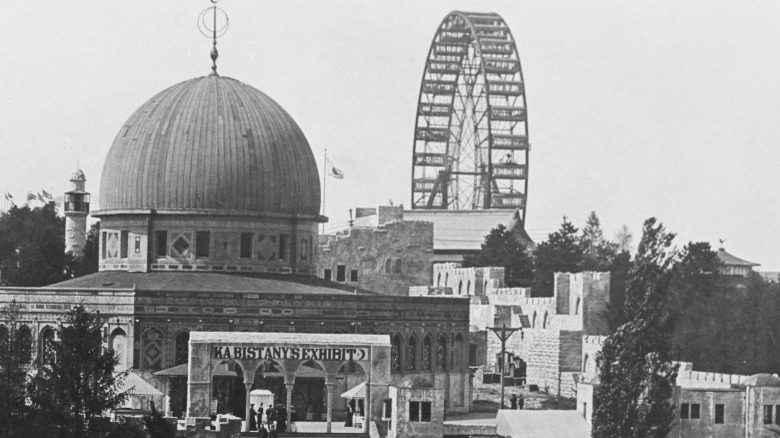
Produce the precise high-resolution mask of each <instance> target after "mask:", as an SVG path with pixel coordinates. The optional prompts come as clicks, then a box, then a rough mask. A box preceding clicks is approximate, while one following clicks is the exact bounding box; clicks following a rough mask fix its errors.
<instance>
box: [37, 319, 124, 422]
mask: <svg viewBox="0 0 780 438" xmlns="http://www.w3.org/2000/svg"><path fill="white" fill-rule="evenodd" d="M104 323H105V320H104V318H103V317H102V316H101V315H100V314H99V313H91V312H88V311H87V310H86V309H85V308H84V306H83V305H79V306H76V307H75V308H74V309H73V310H71V311H70V312H68V313H67V315H66V317H65V321H64V324H63V326H62V327H61V328H60V330H59V334H60V339H59V341H56V342H55V343H54V346H53V350H54V355H53V356H54V357H53V358H52V359H51V360H48V361H45V362H42V363H40V365H39V366H38V372H37V375H36V376H35V377H34V378H33V380H32V382H31V385H30V398H31V401H32V408H33V410H34V411H35V413H34V414H33V416H34V419H33V421H32V424H34V425H36V426H38V427H40V429H41V430H39V431H38V432H39V436H50V434H53V433H56V432H59V433H57V434H56V435H57V436H65V437H92V436H103V435H105V431H104V430H103V429H102V428H101V427H102V423H103V422H102V421H101V419H102V414H103V413H104V412H105V411H108V410H110V409H114V408H116V407H118V406H119V405H120V404H121V403H122V402H123V401H124V398H125V397H126V395H125V394H120V393H118V387H119V385H121V382H122V381H123V380H124V377H125V376H126V373H127V372H125V373H120V374H115V372H114V368H115V366H116V365H117V363H118V356H117V354H116V353H115V352H114V351H113V350H111V349H106V350H104V349H103V333H102V331H103V330H102V329H103V325H104Z"/></svg>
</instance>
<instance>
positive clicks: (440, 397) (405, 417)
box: [388, 386, 444, 438]
mask: <svg viewBox="0 0 780 438" xmlns="http://www.w3.org/2000/svg"><path fill="white" fill-rule="evenodd" d="M389 396H390V400H392V404H393V414H392V417H391V420H390V423H391V427H390V430H389V431H388V438H406V437H409V438H438V437H441V436H443V434H444V429H443V427H444V394H443V392H442V390H440V389H432V388H424V389H423V388H404V387H397V386H391V387H390V388H389ZM412 401H418V402H430V403H431V421H429V422H422V421H415V422H412V421H409V418H410V417H409V407H410V402H412Z"/></svg>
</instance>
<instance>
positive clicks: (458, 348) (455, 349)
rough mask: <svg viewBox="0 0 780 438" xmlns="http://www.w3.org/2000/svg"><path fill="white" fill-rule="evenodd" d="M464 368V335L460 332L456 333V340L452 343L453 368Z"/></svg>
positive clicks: (457, 369)
mask: <svg viewBox="0 0 780 438" xmlns="http://www.w3.org/2000/svg"><path fill="white" fill-rule="evenodd" d="M462 368H463V336H462V335H461V334H460V333H458V334H457V335H455V342H453V344H452V369H453V370H454V371H460V370H461V369H462Z"/></svg>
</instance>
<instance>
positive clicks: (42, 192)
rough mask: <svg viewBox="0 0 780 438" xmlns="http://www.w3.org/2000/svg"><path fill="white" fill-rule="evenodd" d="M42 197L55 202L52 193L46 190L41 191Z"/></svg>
mask: <svg viewBox="0 0 780 438" xmlns="http://www.w3.org/2000/svg"><path fill="white" fill-rule="evenodd" d="M41 195H43V197H44V198H46V199H48V200H49V201H53V200H54V197H53V196H52V195H51V193H49V192H47V191H46V190H43V189H41Z"/></svg>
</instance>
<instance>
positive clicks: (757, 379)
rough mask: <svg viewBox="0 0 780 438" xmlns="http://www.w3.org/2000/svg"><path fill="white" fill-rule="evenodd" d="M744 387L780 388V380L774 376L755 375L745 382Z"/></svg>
mask: <svg viewBox="0 0 780 438" xmlns="http://www.w3.org/2000/svg"><path fill="white" fill-rule="evenodd" d="M742 386H771V387H780V378H778V377H777V376H775V375H772V374H754V375H752V376H750V377H748V378H746V379H745V380H743V381H742Z"/></svg>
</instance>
